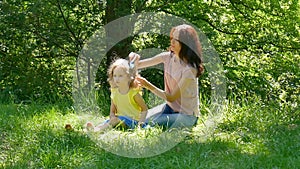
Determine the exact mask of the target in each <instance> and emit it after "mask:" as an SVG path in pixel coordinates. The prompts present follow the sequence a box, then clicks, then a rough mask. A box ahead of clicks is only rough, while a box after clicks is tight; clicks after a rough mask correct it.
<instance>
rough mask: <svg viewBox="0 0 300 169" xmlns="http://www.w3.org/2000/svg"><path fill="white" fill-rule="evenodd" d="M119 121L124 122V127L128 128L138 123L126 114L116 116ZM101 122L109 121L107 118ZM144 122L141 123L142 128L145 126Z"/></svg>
mask: <svg viewBox="0 0 300 169" xmlns="http://www.w3.org/2000/svg"><path fill="white" fill-rule="evenodd" d="M117 117H118V119H119V120H120V121H123V123H125V125H126V127H128V128H129V129H134V128H135V127H136V126H137V125H138V121H136V120H134V119H132V118H130V117H127V116H117ZM103 123H109V120H105V121H104V122H103ZM146 125H147V124H146V123H145V124H143V126H142V128H144V127H146Z"/></svg>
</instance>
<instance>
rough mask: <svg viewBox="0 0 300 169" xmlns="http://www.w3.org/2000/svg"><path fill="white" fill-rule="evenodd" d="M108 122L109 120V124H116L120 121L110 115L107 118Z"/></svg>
mask: <svg viewBox="0 0 300 169" xmlns="http://www.w3.org/2000/svg"><path fill="white" fill-rule="evenodd" d="M109 122H110V125H112V126H115V125H117V124H118V123H119V122H120V120H119V119H118V118H117V117H112V118H111V119H110V120H109Z"/></svg>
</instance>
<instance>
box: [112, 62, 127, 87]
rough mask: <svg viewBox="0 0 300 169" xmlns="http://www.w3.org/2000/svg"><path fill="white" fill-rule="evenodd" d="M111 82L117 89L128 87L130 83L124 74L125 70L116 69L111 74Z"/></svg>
mask: <svg viewBox="0 0 300 169" xmlns="http://www.w3.org/2000/svg"><path fill="white" fill-rule="evenodd" d="M113 80H114V82H115V84H116V85H117V87H120V86H128V85H129V82H130V76H129V74H127V73H126V70H125V68H123V67H116V68H115V70H114V72H113Z"/></svg>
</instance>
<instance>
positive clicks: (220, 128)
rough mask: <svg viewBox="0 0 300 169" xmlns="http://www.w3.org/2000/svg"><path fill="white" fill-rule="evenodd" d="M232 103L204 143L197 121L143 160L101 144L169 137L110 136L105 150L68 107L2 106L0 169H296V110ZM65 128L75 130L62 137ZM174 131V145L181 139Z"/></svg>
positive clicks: (299, 160) (299, 140) (151, 142)
mask: <svg viewBox="0 0 300 169" xmlns="http://www.w3.org/2000/svg"><path fill="white" fill-rule="evenodd" d="M236 102H237V101H235V102H233V101H230V102H229V103H228V105H227V107H226V111H225V112H224V114H223V120H222V122H221V123H219V124H218V125H217V127H216V129H215V130H214V132H213V133H211V135H210V137H208V139H203V137H204V136H203V133H202V132H201V131H202V130H203V125H202V122H201V121H199V124H198V125H197V126H196V127H195V128H194V129H193V130H191V131H188V132H189V134H188V135H187V136H185V137H184V138H183V139H182V140H181V141H180V143H178V144H176V145H175V146H172V147H171V148H170V149H169V150H167V151H165V152H162V153H159V154H158V155H155V156H151V157H147V158H128V157H124V156H119V155H116V154H114V153H111V152H112V151H106V150H105V149H107V148H108V147H105V146H110V147H109V150H113V149H114V147H115V148H116V149H117V148H119V149H120V148H121V149H120V151H121V150H122V148H124V147H122V146H120V145H122V144H123V145H127V146H128V144H131V143H132V144H133V145H134V146H133V148H137V147H138V148H139V149H140V150H141V151H142V150H143V149H144V150H147V146H148V147H149V146H150V147H151V146H153V147H155V146H156V145H157V144H160V143H161V144H167V143H165V142H167V141H168V139H163V138H158V137H157V136H158V135H161V134H162V131H161V130H159V129H149V130H136V131H129V132H128V131H127V132H123V131H117V130H111V131H108V132H107V133H103V134H101V136H102V137H103V138H109V136H118V137H116V139H114V141H113V139H111V141H112V142H111V143H113V144H109V143H108V144H107V145H105V144H104V143H103V142H102V143H101V139H98V138H99V137H98V136H99V135H98V136H97V137H93V135H90V134H87V133H84V132H82V125H83V124H84V122H85V120H86V119H85V118H84V117H83V116H79V115H77V114H75V113H74V112H73V110H72V108H68V107H66V106H58V105H40V104H31V105H24V104H17V105H16V104H7V105H4V104H2V105H0V113H1V117H0V143H1V144H0V168H22V169H23V168H101V169H102V168H156V169H160V168H162V169H165V168H191V169H194V168H222V169H223V168H243V169H248V168H249V169H250V168H253V169H256V168H267V169H275V168H287V169H293V168H295V169H296V168H300V126H299V125H300V118H299V117H300V112H299V108H297V107H295V106H294V107H293V106H292V105H288V104H283V105H277V104H271V103H269V104H268V105H266V104H263V102H261V101H260V100H254V99H252V100H251V99H250V100H246V99H245V100H244V101H240V102H239V103H236ZM204 109H205V105H203V106H202V110H204ZM203 118H205V116H203ZM66 123H71V124H72V125H73V126H74V129H75V130H74V131H71V132H67V131H66V130H65V129H64V125H65V124H66ZM176 132H177V131H176V130H174V131H173V134H174V133H175V136H174V135H171V139H172V138H174V139H175V138H176V136H178V135H176ZM163 133H166V132H163ZM170 133H172V132H170ZM104 136H108V137H104ZM95 138H96V139H95ZM97 139H98V140H97ZM108 140H110V138H109V139H108ZM172 141H174V140H172ZM145 145H146V146H145ZM143 146H144V147H143ZM136 150H138V149H135V151H136ZM118 151H119V150H117V152H118ZM149 151H151V150H149Z"/></svg>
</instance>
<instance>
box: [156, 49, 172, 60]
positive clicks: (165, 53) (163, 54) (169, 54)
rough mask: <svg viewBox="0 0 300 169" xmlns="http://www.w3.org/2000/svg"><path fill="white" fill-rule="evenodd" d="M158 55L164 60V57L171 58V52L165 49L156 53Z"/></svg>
mask: <svg viewBox="0 0 300 169" xmlns="http://www.w3.org/2000/svg"><path fill="white" fill-rule="evenodd" d="M158 56H160V57H162V59H163V60H166V59H169V58H171V52H170V51H165V52H162V53H160V54H158Z"/></svg>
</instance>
